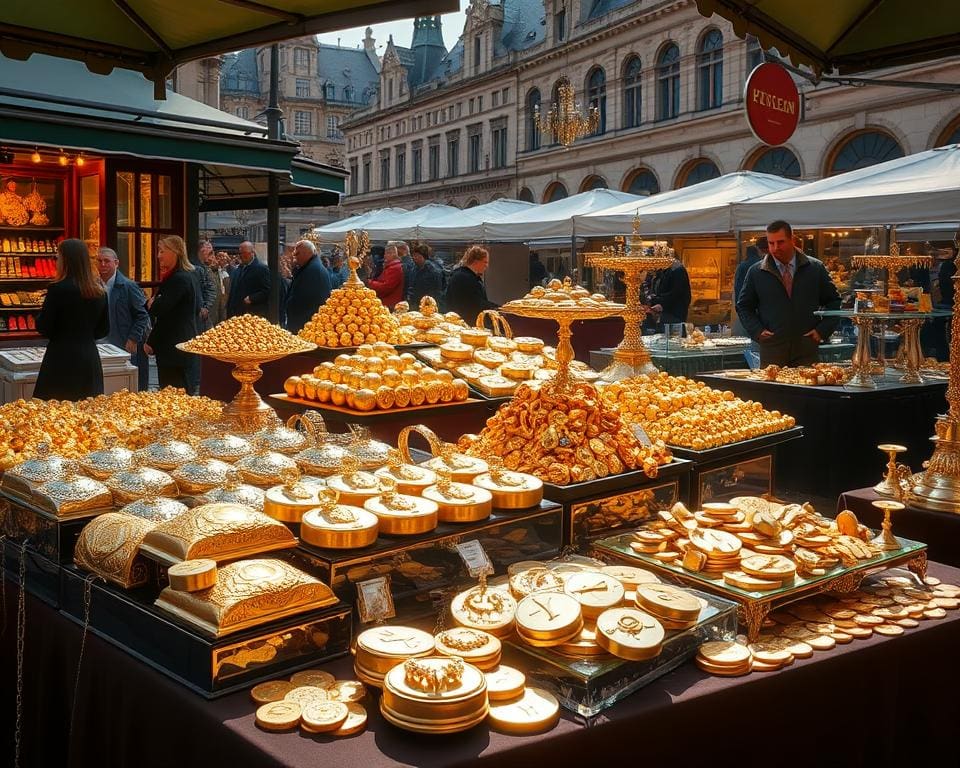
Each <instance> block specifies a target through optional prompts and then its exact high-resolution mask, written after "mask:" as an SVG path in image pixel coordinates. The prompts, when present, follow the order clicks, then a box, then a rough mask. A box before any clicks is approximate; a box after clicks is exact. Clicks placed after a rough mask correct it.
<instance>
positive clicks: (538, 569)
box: [510, 563, 563, 600]
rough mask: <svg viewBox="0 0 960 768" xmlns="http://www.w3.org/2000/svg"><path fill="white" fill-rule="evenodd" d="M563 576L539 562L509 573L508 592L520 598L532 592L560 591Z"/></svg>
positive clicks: (561, 589)
mask: <svg viewBox="0 0 960 768" xmlns="http://www.w3.org/2000/svg"><path fill="white" fill-rule="evenodd" d="M562 591H563V576H562V575H561V574H558V573H556V572H555V571H553V570H551V569H549V568H545V567H544V566H543V565H541V564H540V563H535V564H533V565H532V566H531V567H530V568H526V569H524V570H515V572H514V573H511V574H510V593H511V594H512V595H513V596H514V597H515V598H516V599H517V600H522V599H523V598H525V597H526V596H527V595H531V594H533V593H534V592H562Z"/></svg>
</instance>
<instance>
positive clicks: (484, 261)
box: [444, 245, 497, 325]
mask: <svg viewBox="0 0 960 768" xmlns="http://www.w3.org/2000/svg"><path fill="white" fill-rule="evenodd" d="M489 266H490V254H489V252H488V251H487V249H486V248H483V247H481V246H479V245H471V246H470V247H469V248H467V252H466V253H464V254H463V259H462V260H461V262H460V266H459V267H457V268H456V269H455V270H453V272H452V273H451V274H450V280H449V281H448V282H447V293H446V297H445V298H446V300H445V302H444V305H445V309H446V311H447V312H456V313H457V314H458V315H460V317H462V318H463V319H464V320H465V321H466V323H467V325H473V324H474V323H475V322H476V321H477V315H479V314H480V313H481V312H482V311H483V310H485V309H496V307H497V305H496V304H494V303H493V302H492V301H490V300H489V299H488V298H487V289H486V288H485V287H484V285H483V273H484V272H486V271H487V267H489Z"/></svg>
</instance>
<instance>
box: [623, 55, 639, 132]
mask: <svg viewBox="0 0 960 768" xmlns="http://www.w3.org/2000/svg"><path fill="white" fill-rule="evenodd" d="M640 95H641V94H640V57H639V56H631V57H630V58H629V59H627V63H626V64H625V65H624V67H623V127H624V128H636V127H637V126H638V125H640V120H641V119H642V118H641V116H640V109H641V106H642V101H641V98H640Z"/></svg>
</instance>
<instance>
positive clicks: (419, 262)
mask: <svg viewBox="0 0 960 768" xmlns="http://www.w3.org/2000/svg"><path fill="white" fill-rule="evenodd" d="M412 258H413V265H414V269H413V278H412V281H411V284H410V289H409V291H408V293H407V295H408V296H409V299H408V301H409V302H410V309H419V307H420V300H421V299H422V298H423V297H424V296H431V297H433V298H434V299H436V300H437V303H438V304H439V303H440V299H441V298H443V275H442V274H440V267H438V266H437V264H436V262H435V261H434V260H433V259H431V258H430V246H429V245H427V244H426V243H418V244H417V245H415V246H413V253H412Z"/></svg>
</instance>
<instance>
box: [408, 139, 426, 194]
mask: <svg viewBox="0 0 960 768" xmlns="http://www.w3.org/2000/svg"><path fill="white" fill-rule="evenodd" d="M422 167H423V142H422V141H415V142H413V147H412V149H411V150H410V170H411V174H412V175H413V183H414V184H419V183H420V182H421V181H423V175H422V174H423V170H422Z"/></svg>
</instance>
